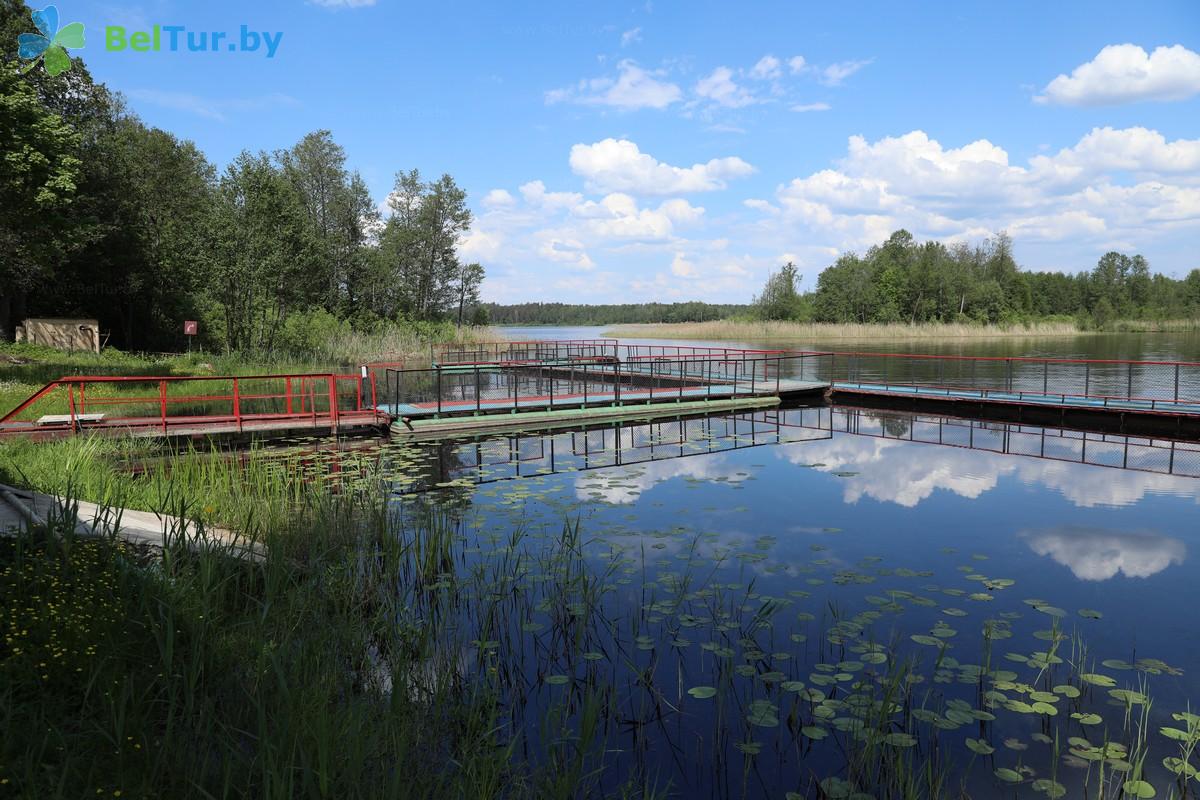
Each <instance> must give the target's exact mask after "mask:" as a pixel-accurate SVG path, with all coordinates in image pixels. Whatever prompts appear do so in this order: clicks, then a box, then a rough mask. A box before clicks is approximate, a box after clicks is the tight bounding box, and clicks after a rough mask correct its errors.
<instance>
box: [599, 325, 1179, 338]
mask: <svg viewBox="0 0 1200 800" xmlns="http://www.w3.org/2000/svg"><path fill="white" fill-rule="evenodd" d="M1196 330H1200V320H1167V321H1162V322H1153V321H1141V320H1132V321H1128V322H1120V323H1115V324H1114V325H1113V327H1112V328H1108V329H1105V330H1084V329H1082V328H1080V327H1079V326H1077V325H1076V324H1075V323H1073V322H1032V323H1029V324H1027V325H1026V324H1016V325H1009V326H1002V325H968V324H957V323H949V324H938V323H922V324H917V325H906V324H882V323H866V324H857V323H813V322H738V321H732V320H721V321H717V322H669V323H661V324H646V323H636V324H627V325H612V326H609V327H606V328H605V329H604V332H603V334H602V335H604V336H612V337H617V338H620V337H629V338H647V339H719V340H730V341H764V340H779V341H785V340H790V341H794V340H804V339H813V340H819V339H850V340H867V339H984V338H1017V337H1022V336H1084V335H1089V336H1090V335H1097V334H1104V333H1158V332H1166V331H1196Z"/></svg>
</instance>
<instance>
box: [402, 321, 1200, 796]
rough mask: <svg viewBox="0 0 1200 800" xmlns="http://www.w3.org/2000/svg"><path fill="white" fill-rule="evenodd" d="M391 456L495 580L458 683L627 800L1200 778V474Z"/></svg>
mask: <svg viewBox="0 0 1200 800" xmlns="http://www.w3.org/2000/svg"><path fill="white" fill-rule="evenodd" d="M537 330H538V331H539V333H540V335H545V329H537ZM568 334H569V336H570V337H577V338H587V337H590V336H594V335H595V334H596V331H594V330H591V329H570V330H567V331H563V335H564V336H567V335H568ZM1027 344H1029V346H1033V344H1032V343H1027ZM1006 346H1007V345H1006ZM1144 346H1147V347H1148V346H1151V345H1144ZM1152 346H1153V347H1158V348H1162V349H1164V352H1165V349H1169V348H1170V347H1175V346H1176V345H1169V344H1167V343H1166V340H1163V341H1161V342H1159V343H1158V344H1155V345H1152ZM1080 354H1081V355H1095V353H1094V352H1089V353H1080ZM1177 354H1179V355H1183V354H1184V353H1183V352H1182V351H1180V352H1179V353H1177ZM1085 439H1086V441H1085ZM938 442H941V443H940V444H939V443H938ZM1017 453H1021V454H1025V455H1020V454H1017ZM381 455H382V461H383V462H384V463H385V464H391V465H392V466H391V468H390V469H391V470H392V473H391V474H392V480H393V481H394V490H395V492H396V493H397V497H398V498H402V499H398V500H397V502H398V503H401V504H410V503H419V504H428V503H435V504H438V505H439V506H440V507H443V508H449V509H453V512H452V513H453V514H454V516H455V518H456V519H459V520H461V535H460V543H461V546H462V552H461V555H460V558H461V561H460V562H459V564H458V566H456V568H455V571H457V572H461V573H463V574H467V573H473V574H475V575H477V576H488V577H486V579H484V580H483V582H482V584H481V583H480V582H478V581H477V582H476V583H475V584H474V585H473V586H466V585H465V584H463V583H462V582H460V579H454V578H452V577H451V576H447V578H446V580H445V581H444V582H443V583H442V585H441V586H440V589H441V591H443V592H446V593H448V594H453V595H454V596H455V597H456V598H458V599H459V600H460V601H461V602H462V603H464V604H465V605H464V607H463V609H464V610H463V611H462V617H461V625H462V626H463V628H462V630H463V631H465V632H466V633H464V637H467V636H469V638H470V640H471V644H470V645H469V646H466V650H467V652H466V654H465V655H464V657H463V660H462V667H461V668H462V670H463V672H464V675H465V676H468V677H472V678H473V679H480V680H483V679H485V676H486V675H488V674H493V673H494V672H495V665H497V664H500V665H508V666H507V667H504V668H501V669H500V670H499V673H500V674H501V675H504V676H505V679H504V681H503V683H504V693H505V698H506V703H505V708H506V714H507V715H508V724H510V725H511V726H512V729H513V730H519V731H523V732H524V734H525V736H526V737H528V741H530V742H540V743H542V744H548V745H551V746H554V747H558V748H566V749H567V750H570V751H571V752H576V751H578V752H579V753H584V752H586V753H590V755H589V756H588V760H587V761H586V763H587V765H588V768H599V767H600V765H601V764H603V765H604V766H605V771H604V772H603V773H602V774H603V775H604V777H603V778H601V779H600V785H601V786H602V787H603V789H604V790H606V791H615V790H616V789H617V788H618V787H619V786H621V785H623V781H624V779H625V778H626V777H627V776H629V775H634V776H636V777H637V779H638V780H639V781H640V782H642V783H643V784H646V785H652V786H656V787H658V788H659V789H661V790H666V791H667V792H668V793H669V794H670V795H671V796H677V797H713V798H718V797H719V798H725V797H729V798H734V797H755V798H758V797H762V798H784V797H824V796H828V797H858V798H862V797H868V796H875V797H881V798H882V797H892V796H900V795H901V794H903V793H904V790H903V788H902V787H903V786H904V785H905V782H906V781H907V780H911V781H912V782H913V783H915V784H917V785H921V786H924V788H923V789H922V790H921V793H920V794H921V796H931V795H939V796H964V795H965V796H972V797H993V796H996V797H1000V796H1003V797H1060V796H1071V797H1082V796H1105V797H1120V796H1122V795H1123V794H1124V795H1126V796H1150V795H1149V794H1148V792H1149V791H1151V790H1153V791H1154V792H1155V796H1157V797H1168V796H1172V793H1174V796H1179V794H1180V788H1179V787H1180V786H1183V785H1186V784H1187V783H1188V781H1187V778H1186V773H1187V771H1188V770H1189V769H1190V767H1189V766H1187V765H1186V764H1185V762H1184V761H1183V759H1187V760H1188V761H1187V762H1186V763H1187V764H1196V763H1197V762H1198V761H1200V759H1197V758H1195V757H1193V756H1191V755H1190V749H1191V747H1192V745H1193V744H1194V739H1195V738H1197V737H1200V732H1198V727H1197V723H1200V719H1198V718H1195V717H1190V716H1188V712H1189V710H1195V709H1196V708H1197V707H1200V626H1197V624H1196V620H1197V617H1196V612H1195V609H1196V608H1197V605H1198V603H1200V582H1198V581H1197V580H1196V578H1195V576H1196V570H1195V566H1196V564H1195V558H1196V554H1197V552H1198V551H1200V541H1198V538H1200V525H1197V522H1198V520H1200V505H1198V504H1200V480H1197V478H1195V477H1189V476H1196V475H1200V448H1198V447H1197V446H1196V445H1187V444H1176V445H1174V446H1172V444H1171V443H1170V442H1164V441H1152V440H1147V439H1139V438H1132V439H1127V438H1125V437H1113V436H1108V437H1103V436H1100V435H1097V434H1090V435H1087V436H1084V435H1083V434H1079V433H1076V432H1070V431H1061V430H1053V429H1042V428H1036V427H1032V426H1012V425H999V424H992V423H981V422H979V421H967V420H958V419H954V418H945V417H936V416H914V415H912V414H908V413H895V412H870V411H859V410H853V409H843V408H837V407H834V408H813V409H792V410H786V411H770V412H765V413H764V412H759V413H753V414H740V415H730V416H720V417H711V418H705V419H693V420H684V421H680V420H676V421H665V422H658V423H635V424H628V425H622V426H616V427H605V428H599V429H595V430H591V431H586V432H583V431H573V432H560V433H553V434H546V435H532V436H520V437H509V436H502V437H492V438H482V439H479V440H470V441H461V442H448V443H442V444H438V445H428V446H421V447H415V446H407V447H405V446H401V445H397V444H389V445H387V446H385V448H384V450H383V451H382V454H381ZM1123 467H1124V468H1123ZM1172 473H1173V474H1172ZM576 524H577V525H578V538H577V539H576V538H574V537H573V536H572V535H570V533H569V532H568V533H564V525H567V526H568V527H569V528H570V527H572V526H574V525H576ZM514 530H518V531H520V532H521V535H520V536H519V537H517V538H514V534H513V531H514ZM564 543H566V544H564ZM518 556H519V557H518ZM588 586H590V587H591V590H587V589H585V588H581V587H588ZM484 587H486V588H484ZM518 596H519V597H520V598H523V599H521V600H514V599H513V598H516V597H518ZM487 602H492V603H494V604H495V605H494V608H493V610H494V609H497V608H503V609H504V611H503V613H494V614H492V615H490V616H489V615H486V614H481V613H479V607H480V604H485V603H487ZM485 618H486V619H489V620H491V622H490V623H489V625H490V627H488V628H487V630H486V631H484V630H482V629H481V628H479V627H478V626H479V625H480V622H479V620H481V619H485ZM489 664H491V665H493V666H492V667H491V668H490V669H492V670H493V673H487V672H486V671H487V670H488V669H489V667H488V665H489ZM1175 715H1177V716H1175ZM592 716H595V717H596V718H598V719H599V720H600V721H599V722H598V723H597V725H596V727H595V728H588V726H587V725H586V724H585V722H584V720H586V719H589V718H592ZM584 729H587V730H592V731H594V736H591V737H589V736H584V735H582V734H581V731H583V730H584ZM1163 729H1167V732H1165V733H1164V732H1163ZM1106 743H1108V747H1107V749H1105V745H1106ZM534 751H535V750H531V752H534ZM1164 759H1165V761H1164ZM922 770H928V772H929V773H930V774H934V775H937V776H940V779H941V780H942V781H943V782H942V783H941V784H940V786H941V788H940V789H939V790H936V791H931V790H930V789H929V788H928V785H927V779H924V780H926V782H925V783H922V780H923V779H920V778H919V777H914V774H915V775H917V776H919V775H920V774H922V772H921V771H922ZM1178 773H1184V777H1182V778H1181V777H1180V776H1179V774H1178ZM1137 781H1144V782H1145V783H1146V784H1148V786H1143V785H1142V784H1141V783H1139V782H1137ZM1191 786H1192V787H1193V791H1194V787H1195V781H1194V780H1193V781H1192V782H1191ZM789 792H790V793H793V794H791V795H789V794H788V793H789ZM856 792H857V793H856ZM1139 792H1140V793H1141V794H1138V793H1139Z"/></svg>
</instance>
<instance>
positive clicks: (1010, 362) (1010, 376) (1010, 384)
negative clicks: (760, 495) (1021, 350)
mask: <svg viewBox="0 0 1200 800" xmlns="http://www.w3.org/2000/svg"><path fill="white" fill-rule="evenodd" d="M1005 361H1007V362H1008V379H1007V381H1006V384H1005V387H1006V389H1007V390H1008V391H1009V392H1011V391H1012V359H1011V358H1006V359H1005Z"/></svg>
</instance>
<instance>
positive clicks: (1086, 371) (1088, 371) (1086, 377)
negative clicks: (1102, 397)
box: [1083, 361, 1092, 397]
mask: <svg viewBox="0 0 1200 800" xmlns="http://www.w3.org/2000/svg"><path fill="white" fill-rule="evenodd" d="M1091 388H1092V362H1090V361H1089V362H1087V363H1086V364H1084V365H1083V396H1084V397H1087V396H1088V395H1089V394H1090V392H1091Z"/></svg>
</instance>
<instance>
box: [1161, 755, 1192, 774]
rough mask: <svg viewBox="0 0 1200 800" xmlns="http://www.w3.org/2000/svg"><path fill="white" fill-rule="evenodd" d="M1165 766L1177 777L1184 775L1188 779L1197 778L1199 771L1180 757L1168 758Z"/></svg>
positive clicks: (1164, 763)
mask: <svg viewBox="0 0 1200 800" xmlns="http://www.w3.org/2000/svg"><path fill="white" fill-rule="evenodd" d="M1162 763H1163V766H1164V767H1166V768H1167V769H1169V770H1171V772H1174V773H1175V774H1176V775H1183V776H1185V777H1188V778H1194V777H1196V775H1197V774H1200V773H1197V770H1196V768H1195V767H1193V766H1192V765H1191V764H1190V763H1188V762H1187V761H1184V760H1183V759H1182V758H1179V757H1178V756H1167V757H1166V758H1164V759H1163V762H1162Z"/></svg>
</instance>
